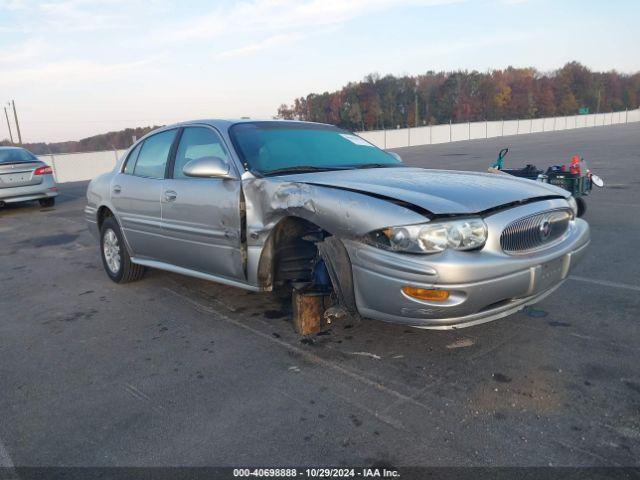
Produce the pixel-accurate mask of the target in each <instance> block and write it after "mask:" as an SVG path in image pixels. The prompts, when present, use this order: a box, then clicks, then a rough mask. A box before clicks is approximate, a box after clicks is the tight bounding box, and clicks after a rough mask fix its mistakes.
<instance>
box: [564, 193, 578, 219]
mask: <svg viewBox="0 0 640 480" xmlns="http://www.w3.org/2000/svg"><path fill="white" fill-rule="evenodd" d="M567 202H569V206H570V207H571V210H573V216H574V217H577V216H578V203H577V202H576V199H575V198H573V197H569V198H567Z"/></svg>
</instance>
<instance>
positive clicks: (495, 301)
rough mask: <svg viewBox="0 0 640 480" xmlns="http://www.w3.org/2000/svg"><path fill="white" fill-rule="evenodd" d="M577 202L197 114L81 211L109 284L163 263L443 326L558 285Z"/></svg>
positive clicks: (497, 312)
mask: <svg viewBox="0 0 640 480" xmlns="http://www.w3.org/2000/svg"><path fill="white" fill-rule="evenodd" d="M576 209H577V207H576V204H575V201H574V199H572V198H571V197H570V195H569V193H568V192H567V191H566V190H562V189H560V188H557V187H554V186H552V185H549V184H544V183H538V182H534V181H530V180H523V179H519V178H515V177H511V176H501V175H490V174H483V173H475V172H460V171H443V170H427V169H422V168H411V167H406V166H404V165H403V164H402V163H401V160H400V159H399V157H398V156H397V155H395V154H391V153H387V152H385V151H382V150H380V149H378V148H376V147H375V146H373V145H371V144H370V143H368V142H366V141H365V140H363V139H362V138H360V137H358V136H356V135H354V134H353V133H351V132H347V131H344V130H341V129H339V128H337V127H334V126H331V125H323V124H314V123H306V122H292V121H251V120H241V121H230V120H229V121H227V120H202V121H193V122H185V123H181V124H177V125H172V126H169V127H164V128H162V129H159V130H156V131H154V132H152V133H150V134H149V135H147V136H146V137H144V138H142V139H141V140H139V141H138V142H137V143H136V144H134V145H133V146H132V147H131V148H130V149H129V151H128V152H127V153H126V154H125V155H124V156H123V158H122V159H121V160H120V161H119V163H118V164H117V166H116V167H115V169H114V170H113V171H112V172H110V173H107V174H104V175H101V176H99V177H97V178H95V179H94V180H93V181H92V182H91V184H90V185H89V188H88V191H87V207H86V209H85V215H86V220H87V222H88V225H89V228H90V230H91V231H92V232H93V233H94V234H95V236H96V238H98V239H99V240H100V246H101V253H102V260H103V264H104V267H105V270H106V272H107V274H108V275H109V277H110V278H111V279H112V280H113V281H115V282H126V281H130V280H135V279H138V278H140V277H141V276H142V274H143V272H144V268H145V267H154V268H160V269H165V270H169V271H172V272H177V273H182V274H185V275H191V276H194V277H198V278H202V279H207V280H212V281H216V282H221V283H225V284H228V285H234V286H237V287H241V288H245V289H249V290H254V291H269V290H273V289H274V288H276V287H288V286H290V285H301V284H302V285H310V286H320V287H327V288H330V289H332V290H333V293H334V295H335V297H336V299H337V301H338V303H339V305H340V307H342V308H343V309H344V310H346V311H348V313H350V314H352V315H360V316H362V317H368V318H374V319H380V320H384V321H389V322H395V323H402V324H407V325H412V326H417V327H422V328H435V329H447V328H460V327H465V326H470V325H474V324H478V323H482V322H486V321H489V320H493V319H497V318H500V317H504V316H506V315H509V314H512V313H514V312H516V311H518V310H520V309H522V308H524V307H525V306H526V305H530V304H533V303H535V302H537V301H539V300H541V299H542V298H544V297H545V296H547V295H549V294H550V293H551V292H553V291H554V290H555V289H556V288H558V286H559V285H560V284H561V283H562V282H563V281H564V280H565V279H566V278H567V275H568V274H569V272H570V270H571V269H572V268H573V267H574V266H575V265H576V263H577V262H578V261H579V260H580V258H581V257H582V256H583V255H584V253H585V251H586V247H587V245H588V243H589V227H588V224H587V223H586V222H585V221H584V220H581V219H578V218H576Z"/></svg>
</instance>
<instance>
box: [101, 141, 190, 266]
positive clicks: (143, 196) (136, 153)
mask: <svg viewBox="0 0 640 480" xmlns="http://www.w3.org/2000/svg"><path fill="white" fill-rule="evenodd" d="M176 132H177V130H176V129H172V130H164V131H162V132H159V133H156V134H154V135H151V136H150V137H147V138H146V139H145V140H144V141H143V142H141V143H140V144H139V145H138V146H137V147H136V148H135V149H134V150H132V151H131V153H130V154H129V157H128V158H127V162H126V164H125V168H124V170H123V171H122V172H121V173H118V174H117V175H115V176H114V177H113V179H112V181H111V203H112V204H113V206H114V207H115V209H116V212H117V215H118V219H119V221H120V226H121V228H122V230H123V233H124V236H125V238H126V240H127V243H128V244H129V247H131V250H132V255H133V256H135V257H140V258H147V259H153V260H157V259H159V258H160V254H161V252H162V249H163V242H162V231H161V225H160V223H161V204H160V196H161V192H162V182H163V181H164V177H165V170H166V167H167V161H168V159H169V154H170V152H171V148H172V146H173V141H174V139H175V136H176Z"/></svg>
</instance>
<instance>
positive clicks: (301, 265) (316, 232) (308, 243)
mask: <svg viewBox="0 0 640 480" xmlns="http://www.w3.org/2000/svg"><path fill="white" fill-rule="evenodd" d="M328 235H329V233H328V232H326V231H324V230H323V229H322V228H320V227H319V226H318V225H315V224H314V223H311V222H309V221H307V220H304V219H301V218H297V217H287V218H284V219H283V220H281V221H280V222H279V223H278V225H276V226H275V227H274V229H273V230H272V231H271V234H270V235H269V239H268V240H267V243H266V245H265V247H264V249H263V251H262V256H261V257H260V263H259V265H258V281H259V282H260V285H261V286H262V287H263V288H265V289H266V290H271V289H273V288H274V286H279V285H283V284H286V283H288V282H295V281H300V282H308V281H310V280H311V278H312V276H313V270H314V267H315V264H316V263H317V260H318V258H319V253H318V248H317V247H316V243H315V242H317V241H321V240H322V239H323V238H324V237H326V236H328Z"/></svg>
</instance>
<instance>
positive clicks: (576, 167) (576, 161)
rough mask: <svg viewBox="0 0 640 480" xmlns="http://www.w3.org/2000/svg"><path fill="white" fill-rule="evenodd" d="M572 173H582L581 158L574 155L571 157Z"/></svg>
mask: <svg viewBox="0 0 640 480" xmlns="http://www.w3.org/2000/svg"><path fill="white" fill-rule="evenodd" d="M570 172H571V173H578V174H579V173H580V157H578V155H574V156H573V157H571V168H570Z"/></svg>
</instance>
